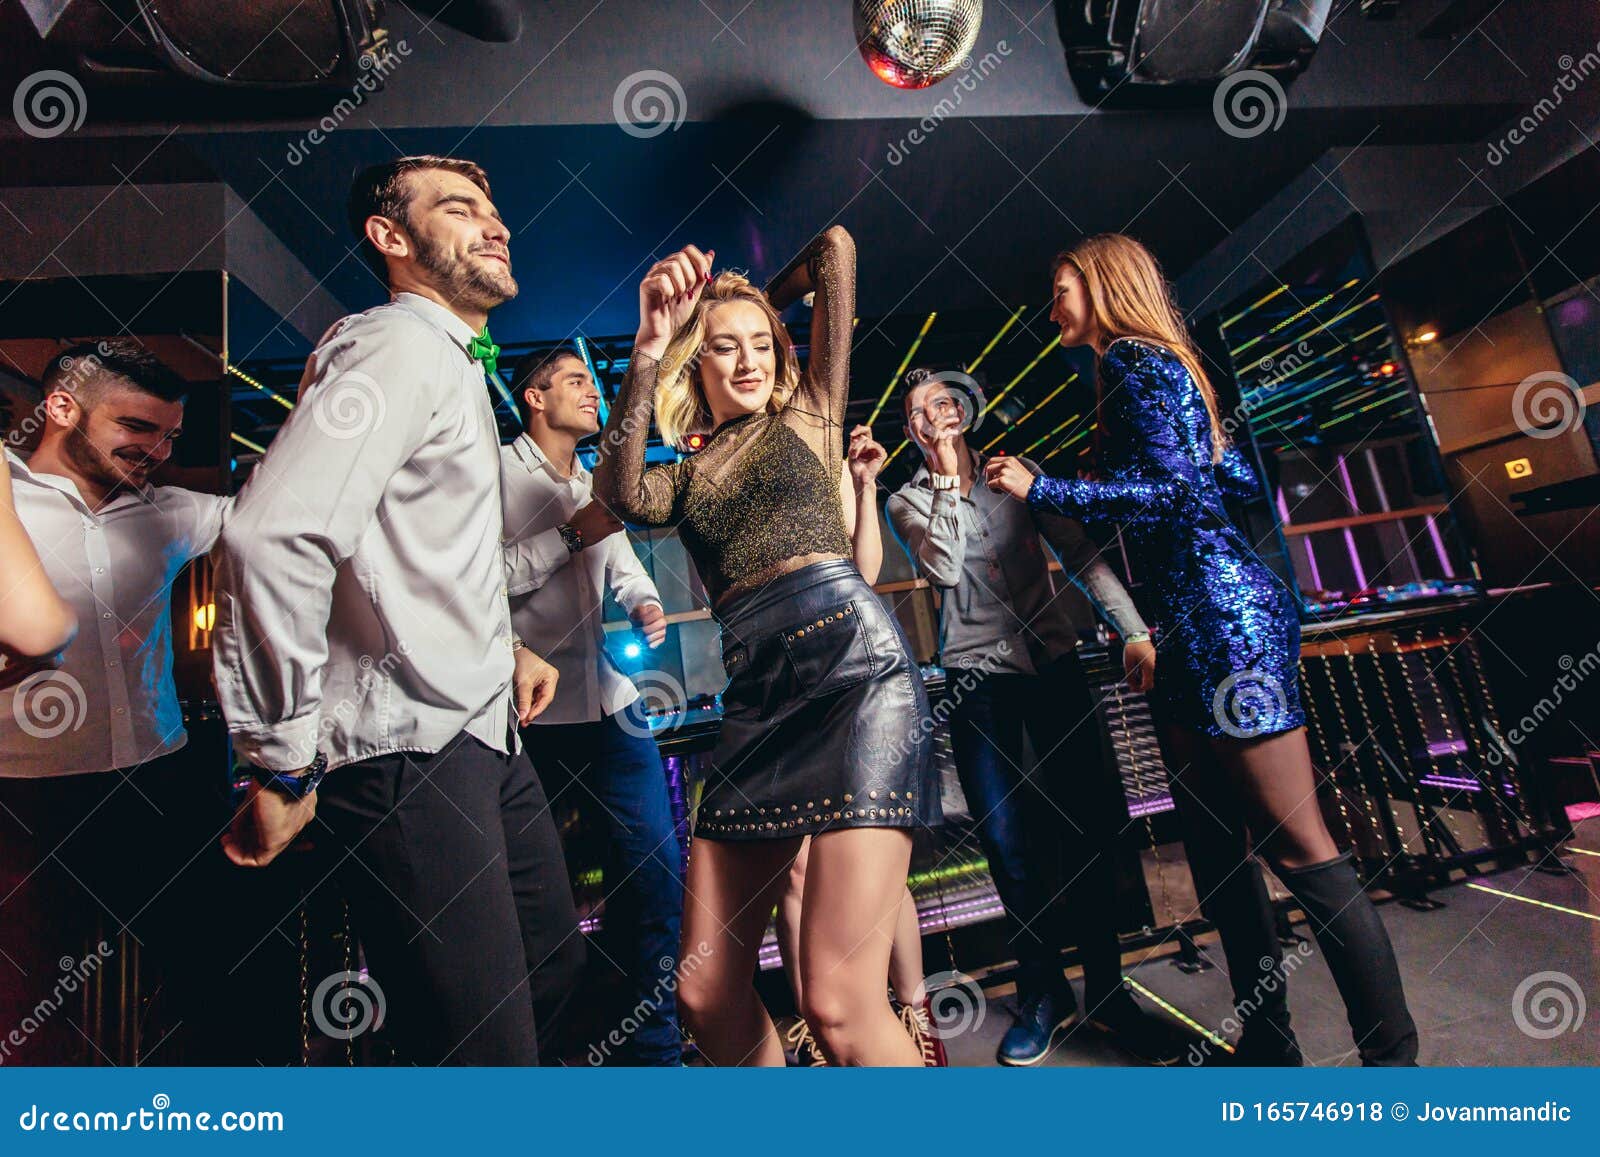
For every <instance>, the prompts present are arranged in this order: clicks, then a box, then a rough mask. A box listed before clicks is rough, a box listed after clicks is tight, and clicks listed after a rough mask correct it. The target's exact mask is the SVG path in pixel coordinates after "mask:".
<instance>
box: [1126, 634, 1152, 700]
mask: <svg viewBox="0 0 1600 1157" xmlns="http://www.w3.org/2000/svg"><path fill="white" fill-rule="evenodd" d="M1122 673H1123V674H1124V675H1125V676H1126V677H1127V680H1128V687H1129V689H1130V690H1133V691H1137V692H1139V693H1140V694H1141V695H1142V694H1144V693H1145V692H1147V691H1149V690H1150V688H1152V687H1154V686H1155V685H1156V645H1155V644H1154V643H1152V642H1151V641H1150V640H1149V639H1144V640H1142V641H1140V642H1137V643H1126V644H1124V645H1123V648H1122Z"/></svg>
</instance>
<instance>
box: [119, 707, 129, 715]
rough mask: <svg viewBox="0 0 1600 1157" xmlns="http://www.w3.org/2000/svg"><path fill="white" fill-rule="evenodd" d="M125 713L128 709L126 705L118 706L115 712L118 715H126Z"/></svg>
mask: <svg viewBox="0 0 1600 1157" xmlns="http://www.w3.org/2000/svg"><path fill="white" fill-rule="evenodd" d="M127 713H128V709H127V708H126V707H118V708H117V714H118V715H126V714H127Z"/></svg>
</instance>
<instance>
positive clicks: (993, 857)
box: [936, 653, 1128, 1010]
mask: <svg viewBox="0 0 1600 1157" xmlns="http://www.w3.org/2000/svg"><path fill="white" fill-rule="evenodd" d="M964 679H975V680H976V686H974V687H973V688H972V689H970V690H963V688H962V682H963V680H964ZM949 680H950V681H949V683H948V684H947V686H946V690H945V691H944V692H943V696H944V698H945V699H946V701H947V702H952V703H954V702H955V700H956V698H957V697H958V696H959V698H960V702H959V703H958V704H956V706H955V708H954V713H953V714H952V715H951V716H950V738H951V743H952V746H953V747H954V749H955V761H956V771H957V774H958V775H959V776H960V778H961V790H962V791H963V792H964V793H965V794H966V797H967V805H968V807H969V809H970V810H971V812H972V818H973V820H974V821H976V823H977V828H978V841H979V843H980V844H981V845H982V846H983V850H984V854H985V855H986V856H987V857H988V859H989V873H990V875H991V876H992V877H993V878H994V883H995V888H996V890H997V891H998V892H999V893H1000V902H1001V903H1002V904H1004V905H1005V910H1006V915H1005V919H1006V933H1007V938H1008V940H1009V941H1010V943H1011V945H1012V948H1013V949H1014V950H1015V951H1016V954H1017V966H1018V975H1017V996H1018V999H1019V1001H1026V1000H1027V999H1028V998H1029V997H1031V996H1035V995H1042V994H1044V993H1059V992H1061V991H1062V990H1064V989H1065V988H1066V987H1067V986H1066V983H1065V981H1064V979H1063V977H1062V975H1061V956H1060V953H1061V949H1062V948H1063V947H1065V946H1066V945H1068V944H1075V945H1077V947H1078V951H1079V955H1080V957H1081V959H1082V961H1083V969H1084V988H1085V992H1086V994H1087V997H1088V1005H1089V1008H1090V1009H1091V1010H1092V1009H1093V1007H1094V1005H1095V1004H1096V1003H1097V1002H1098V1001H1099V1000H1100V999H1102V998H1103V997H1104V996H1105V995H1106V994H1107V993H1109V992H1110V991H1111V990H1112V989H1113V988H1115V987H1116V986H1117V985H1118V984H1120V982H1121V967H1122V965H1121V960H1122V957H1121V951H1120V949H1119V947H1118V944H1117V928H1116V920H1115V916H1114V910H1115V901H1116V890H1117V878H1116V865H1115V856H1114V853H1115V847H1116V837H1117V835H1118V833H1119V832H1120V831H1121V830H1122V828H1123V827H1124V826H1125V825H1126V824H1127V822H1128V806H1127V801H1126V799H1125V797H1124V796H1123V793H1122V786H1121V782H1120V780H1119V779H1118V776H1117V772H1116V766H1115V763H1114V762H1113V761H1112V760H1111V759H1109V758H1108V755H1107V751H1106V745H1105V739H1104V735H1103V732H1102V728H1101V726H1100V721H1099V718H1098V717H1097V716H1096V714H1095V710H1094V699H1093V696H1092V694H1091V692H1090V689H1089V684H1088V682H1087V680H1086V679H1085V678H1084V674H1083V667H1082V664H1081V663H1080V662H1079V661H1078V656H1077V655H1076V654H1074V653H1068V654H1066V655H1063V656H1061V657H1060V658H1058V659H1056V660H1054V661H1053V662H1051V663H1050V664H1049V665H1048V666H1047V667H1045V668H1044V669H1043V670H1042V671H1040V672H1039V673H1038V674H1036V675H989V676H979V675H978V674H977V672H976V671H962V670H961V669H960V668H958V667H951V668H950V669H949ZM936 710H937V709H936ZM1024 729H1026V732H1027V735H1028V738H1029V739H1030V740H1031V741H1032V744H1033V749H1034V753H1035V756H1036V762H1035V764H1034V766H1033V768H1032V769H1031V771H1029V773H1028V774H1026V775H1024V773H1023V770H1022V769H1023V732H1024Z"/></svg>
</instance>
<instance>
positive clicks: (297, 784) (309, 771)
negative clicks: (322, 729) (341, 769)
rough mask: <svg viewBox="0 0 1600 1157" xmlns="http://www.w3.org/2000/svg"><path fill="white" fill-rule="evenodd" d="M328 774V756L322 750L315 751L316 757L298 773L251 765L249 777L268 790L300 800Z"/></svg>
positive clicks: (314, 788)
mask: <svg viewBox="0 0 1600 1157" xmlns="http://www.w3.org/2000/svg"><path fill="white" fill-rule="evenodd" d="M327 774H328V757H327V756H326V755H323V754H322V752H320V751H319V752H317V757H316V758H315V759H313V760H312V761H311V766H310V767H308V768H306V769H305V771H304V772H302V773H300V774H299V775H289V774H288V773H286V772H281V771H272V770H270V769H268V768H265V767H252V768H251V769H250V775H251V777H252V778H253V779H254V780H255V781H256V782H257V783H258V784H260V785H261V786H262V787H264V788H266V789H267V790H268V791H275V792H277V793H278V794H279V795H281V796H286V797H288V798H289V799H293V800H301V799H305V798H306V796H308V795H310V794H311V793H312V792H314V791H316V790H317V788H318V787H319V786H321V784H322V781H323V779H324V777H326V776H327Z"/></svg>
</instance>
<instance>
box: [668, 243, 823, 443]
mask: <svg viewBox="0 0 1600 1157" xmlns="http://www.w3.org/2000/svg"><path fill="white" fill-rule="evenodd" d="M735 301H744V302H749V303H750V304H751V305H754V306H757V307H759V308H760V309H761V311H762V312H763V313H765V314H766V315H767V321H768V323H769V324H770V325H771V326H772V340H773V342H774V343H775V345H776V349H777V355H778V356H777V363H778V364H777V369H776V372H775V374H774V375H773V376H774V379H775V380H774V381H773V383H772V396H771V397H770V398H768V399H767V412H768V413H769V414H776V413H777V412H778V411H779V410H781V409H783V407H784V406H785V405H786V404H787V403H788V401H789V398H790V397H791V396H792V395H793V394H794V391H795V387H796V386H798V385H799V384H800V359H799V357H798V356H797V355H796V354H795V352H794V342H793V341H792V340H791V339H790V337H789V331H788V330H787V329H786V328H784V324H783V321H782V320H781V319H780V318H779V317H778V311H777V310H775V309H773V308H772V303H771V302H770V301H768V300H767V295H766V294H765V293H763V292H761V290H760V289H758V288H756V287H755V286H754V285H752V284H750V281H749V279H748V278H746V277H744V276H743V275H742V274H738V273H733V272H731V271H724V272H722V273H719V274H717V276H716V277H715V278H714V279H713V280H712V282H711V284H710V285H708V286H706V288H705V289H704V290H703V291H702V292H701V294H700V300H699V301H697V302H695V306H694V312H692V313H691V314H690V315H689V320H688V321H686V322H684V323H683V326H682V327H681V328H680V329H679V330H678V332H677V333H675V334H673V335H672V340H671V341H670V342H668V343H667V350H666V353H664V354H663V355H662V357H661V368H660V369H659V370H658V371H657V375H656V428H657V429H658V430H660V431H661V440H662V441H663V442H666V443H668V444H669V445H670V444H672V443H675V442H677V441H679V440H680V439H681V438H683V436H684V435H686V434H690V433H693V432H695V431H697V430H709V429H710V428H711V424H712V417H711V407H710V406H708V405H707V404H706V391H705V387H704V385H702V384H701V381H700V356H701V349H702V347H703V346H704V345H705V341H706V315H707V314H708V313H710V312H711V310H713V309H714V308H716V307H717V306H719V305H726V304H728V303H730V302H735Z"/></svg>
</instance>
